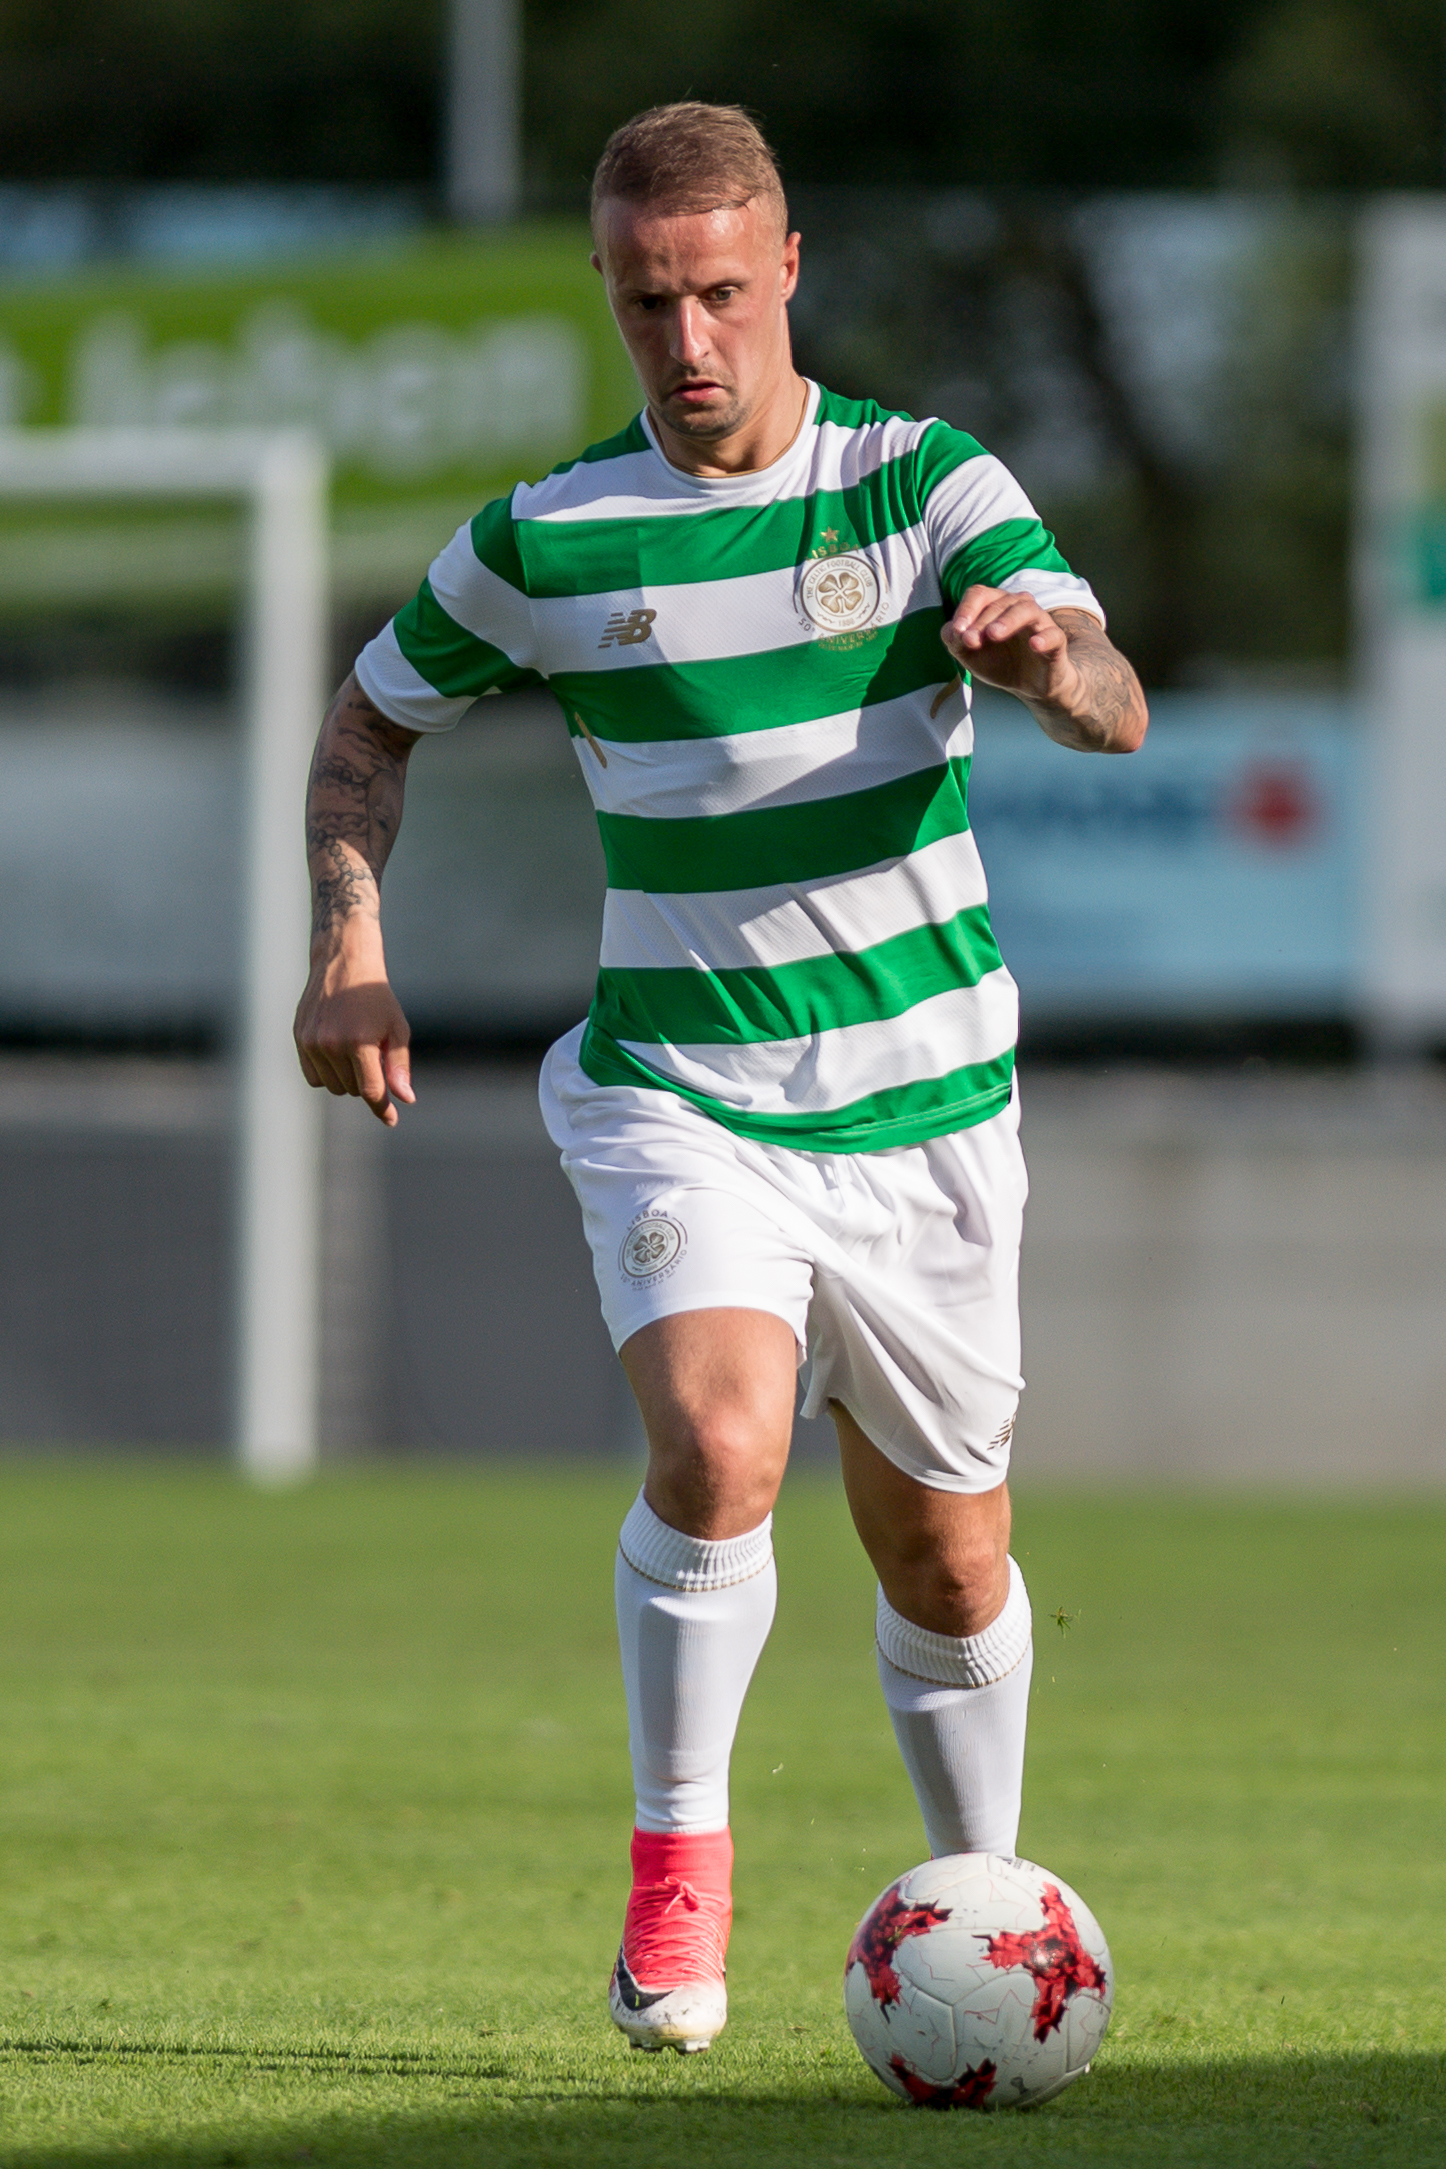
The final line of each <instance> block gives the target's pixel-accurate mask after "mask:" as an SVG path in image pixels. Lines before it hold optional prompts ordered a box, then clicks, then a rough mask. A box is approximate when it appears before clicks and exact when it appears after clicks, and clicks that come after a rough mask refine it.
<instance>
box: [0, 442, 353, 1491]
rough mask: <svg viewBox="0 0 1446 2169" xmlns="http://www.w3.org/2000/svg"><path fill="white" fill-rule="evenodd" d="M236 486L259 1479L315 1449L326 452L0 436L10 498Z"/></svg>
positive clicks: (244, 1268)
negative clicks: (314, 1021) (309, 858)
mask: <svg viewBox="0 0 1446 2169" xmlns="http://www.w3.org/2000/svg"><path fill="white" fill-rule="evenodd" d="M221 497H230V498H234V499H237V500H239V501H240V502H242V503H243V504H244V505H246V506H247V508H248V509H249V512H250V521H251V525H250V546H249V577H248V580H247V590H248V608H247V625H246V671H245V695H244V698H245V718H246V723H245V728H246V763H245V770H246V791H245V796H246V803H245V828H246V836H245V847H244V853H243V858H242V864H243V866H244V868H245V896H244V951H243V955H244V964H243V972H242V996H241V1019H240V1032H239V1052H240V1093H239V1110H238V1111H239V1118H240V1121H239V1129H240V1137H239V1151H238V1161H239V1182H238V1184H237V1205H238V1241H237V1253H236V1295H237V1312H238V1330H237V1334H236V1390H235V1418H234V1422H235V1445H236V1450H237V1453H238V1456H239V1458H240V1461H241V1464H242V1466H243V1467H244V1468H245V1469H246V1470H247V1471H248V1473H249V1474H251V1475H252V1476H254V1477H257V1478H259V1479H261V1480H263V1481H269V1482H281V1481H285V1480H286V1479H288V1478H293V1477H297V1476H301V1475H304V1474H305V1473H306V1472H307V1471H308V1470H310V1469H311V1468H312V1467H314V1465H315V1462H316V1454H317V1399H318V1383H319V1381H318V1361H317V1355H318V1345H319V1337H320V1335H319V1300H320V1289H319V1284H318V1255H319V1222H320V1213H321V1125H320V1115H321V1108H320V1104H319V1100H318V1095H317V1094H316V1093H314V1092H313V1091H311V1090H309V1089H308V1087H307V1085H306V1084H305V1082H304V1080H303V1078H302V1076H301V1072H300V1069H299V1067H298V1065H297V1060H296V1054H295V1050H294V1048H293V1046H292V1042H291V1015H292V1010H293V1008H294V1007H295V1003H296V998H297V995H298V993H299V991H300V986H301V978H302V973H303V970H304V967H305V956H306V928H307V909H308V904H307V881H306V866H305V858H304V854H303V847H302V827H301V810H302V797H303V792H304V789H305V781H306V773H307V767H308V763H309V761H310V756H311V747H312V743H313V740H314V738H315V735H316V730H317V725H318V722H319V720H320V716H321V709H322V703H323V701H324V699H325V697H326V687H325V670H326V652H327V637H328V597H327V541H328V529H327V461H326V456H325V454H324V452H323V451H322V449H321V447H320V445H319V444H318V443H317V441H316V439H315V438H313V437H312V436H311V435H310V434H309V433H307V432H305V431H301V430H275V431H270V430H249V429H235V430H230V429H228V430H202V429H113V430H112V429H26V430H18V429H7V430H0V499H3V498H8V499H11V500H16V499H19V500H25V499H30V500H33V501H35V502H36V503H37V504H40V503H44V502H45V501H47V500H49V501H52V502H53V501H55V500H57V499H58V500H71V501H74V500H83V499H86V498H99V499H104V498H153V499H155V500H157V501H160V502H164V501H165V500H167V499H172V500H174V499H182V500H187V499H189V500H195V499H198V498H221Z"/></svg>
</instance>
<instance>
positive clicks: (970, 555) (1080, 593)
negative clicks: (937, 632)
mask: <svg viewBox="0 0 1446 2169" xmlns="http://www.w3.org/2000/svg"><path fill="white" fill-rule="evenodd" d="M915 461H916V465H915V486H916V489H917V491H918V496H919V502H920V506H921V510H922V513H923V519H924V529H925V532H926V534H927V536H928V538H929V544H930V548H931V551H932V554H933V558H934V564H935V567H936V569H937V572H938V575H939V585H940V587H941V588H942V590H943V592H944V595H945V598H946V600H947V601H948V602H949V603H950V605H951V606H954V605H957V604H958V602H959V600H960V598H961V597H962V595H963V593H964V590H965V589H966V588H970V587H998V588H1006V589H1008V590H1009V591H1010V592H1012V593H1014V594H1027V595H1032V596H1033V597H1034V599H1035V601H1036V602H1037V603H1038V604H1039V605H1040V606H1041V608H1042V609H1045V610H1088V611H1089V612H1090V614H1091V615H1092V616H1093V617H1097V618H1098V619H1099V621H1100V623H1101V625H1103V624H1104V622H1105V614H1104V611H1103V610H1102V609H1101V607H1100V605H1099V602H1098V601H1097V599H1096V597H1095V595H1094V592H1093V590H1092V589H1091V587H1090V585H1089V582H1088V581H1087V580H1082V579H1081V578H1080V577H1079V575H1078V574H1077V573H1075V572H1072V571H1071V570H1070V568H1069V566H1068V565H1067V564H1066V563H1065V560H1064V558H1063V557H1061V555H1060V553H1059V550H1058V549H1057V548H1056V546H1055V540H1054V537H1053V535H1052V534H1050V532H1049V530H1048V528H1047V527H1045V526H1044V524H1043V522H1042V521H1041V519H1040V517H1039V514H1038V513H1037V512H1036V511H1035V509H1034V507H1033V505H1032V504H1031V503H1030V501H1029V499H1028V498H1027V497H1026V496H1025V494H1024V491H1023V490H1022V489H1021V488H1020V486H1019V484H1018V483H1017V482H1016V481H1015V479H1014V477H1013V475H1012V474H1011V473H1010V472H1009V469H1008V468H1007V467H1006V466H1005V465H1004V463H1003V461H1002V460H997V459H995V458H994V456H993V454H992V453H989V452H986V451H985V449H984V447H983V445H981V444H977V443H976V442H975V440H974V439H973V438H972V437H968V436H966V435H965V434H964V432H963V430H960V429H951V428H950V427H949V425H948V423H947V422H935V423H934V424H933V425H932V426H931V427H930V428H929V429H928V431H927V432H926V433H925V435H924V436H923V438H922V439H921V440H920V443H919V448H918V451H917V453H916V455H915Z"/></svg>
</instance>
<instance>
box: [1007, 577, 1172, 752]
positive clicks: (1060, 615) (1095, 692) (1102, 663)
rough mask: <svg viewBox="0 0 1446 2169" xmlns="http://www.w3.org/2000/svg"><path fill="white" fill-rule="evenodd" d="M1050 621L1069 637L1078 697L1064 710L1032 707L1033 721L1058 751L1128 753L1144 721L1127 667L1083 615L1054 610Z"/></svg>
mask: <svg viewBox="0 0 1446 2169" xmlns="http://www.w3.org/2000/svg"><path fill="white" fill-rule="evenodd" d="M1050 615H1051V617H1052V618H1053V619H1054V621H1055V623H1056V625H1058V626H1059V627H1060V628H1061V629H1062V630H1063V631H1064V632H1065V633H1066V634H1067V635H1068V637H1069V659H1070V661H1071V662H1072V663H1073V664H1074V667H1075V669H1076V671H1077V672H1078V674H1079V679H1080V692H1079V697H1078V699H1077V700H1075V701H1073V702H1071V704H1070V707H1069V708H1068V710H1065V709H1062V708H1056V707H1054V706H1052V705H1047V704H1045V703H1043V702H1041V703H1039V704H1038V705H1036V704H1034V703H1031V706H1032V707H1034V712H1035V715H1036V717H1037V719H1038V721H1039V722H1040V723H1041V724H1042V725H1043V727H1044V729H1045V730H1046V731H1047V732H1048V734H1049V736H1050V737H1051V738H1053V739H1055V740H1056V741H1057V742H1058V743H1059V744H1060V745H1066V746H1073V747H1076V748H1077V749H1078V750H1079V751H1081V752H1085V753H1131V752H1133V751H1134V749H1135V747H1136V746H1138V744H1139V743H1140V740H1141V739H1142V738H1143V736H1144V733H1145V723H1146V720H1147V718H1146V709H1145V696H1144V694H1143V692H1142V691H1141V689H1140V681H1139V679H1138V678H1137V677H1136V676H1135V673H1134V670H1133V668H1132V666H1131V665H1130V664H1129V663H1128V662H1127V661H1126V660H1125V658H1124V656H1123V655H1121V653H1120V651H1119V649H1118V648H1117V647H1116V646H1115V645H1114V643H1113V641H1111V640H1110V639H1108V638H1107V636H1106V634H1105V632H1104V629H1103V627H1102V626H1101V625H1100V624H1099V622H1098V620H1097V619H1095V618H1092V617H1091V616H1090V615H1089V614H1088V612H1086V611H1084V610H1053V611H1051V612H1050Z"/></svg>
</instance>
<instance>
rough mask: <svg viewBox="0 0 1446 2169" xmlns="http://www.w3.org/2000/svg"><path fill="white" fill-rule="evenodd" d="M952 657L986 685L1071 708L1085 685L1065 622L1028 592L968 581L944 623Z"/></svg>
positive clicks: (1048, 704)
mask: <svg viewBox="0 0 1446 2169" xmlns="http://www.w3.org/2000/svg"><path fill="white" fill-rule="evenodd" d="M943 639H944V645H945V647H946V648H947V649H948V650H949V653H950V654H951V655H952V656H953V658H954V660H955V662H956V663H960V664H962V665H963V667H964V668H965V669H966V670H968V671H969V672H971V674H972V675H973V676H974V677H976V678H978V679H979V680H980V681H981V683H982V684H984V685H993V686H997V687H998V688H999V690H1000V692H1002V693H1013V694H1015V695H1016V696H1017V697H1018V698H1019V699H1020V700H1027V701H1030V702H1035V701H1039V702H1042V703H1043V704H1044V705H1045V706H1047V707H1050V708H1060V709H1063V710H1064V711H1065V712H1066V713H1070V712H1071V711H1072V710H1073V709H1074V708H1075V707H1076V706H1078V704H1079V702H1080V698H1081V695H1082V693H1083V691H1084V687H1083V683H1082V681H1081V677H1080V673H1079V670H1078V669H1077V667H1076V665H1075V663H1074V662H1073V661H1072V659H1071V657H1070V652H1069V635H1068V633H1067V632H1066V631H1065V629H1064V627H1063V626H1062V625H1060V624H1058V623H1057V622H1056V620H1055V619H1054V618H1052V617H1051V616H1050V613H1049V612H1048V611H1047V610H1045V609H1042V608H1041V607H1040V605H1039V604H1038V603H1037V602H1036V601H1035V599H1034V597H1033V596H1032V595H1015V594H1012V593H1009V592H1007V591H1006V590H1005V589H1003V588H998V587H971V588H968V589H966V591H965V593H964V597H963V600H962V601H961V602H960V604H959V607H958V609H957V610H956V611H955V612H954V615H953V617H952V618H951V619H950V620H949V623H948V624H947V625H946V626H945V627H944V633H943Z"/></svg>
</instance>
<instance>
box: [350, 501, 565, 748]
mask: <svg viewBox="0 0 1446 2169" xmlns="http://www.w3.org/2000/svg"><path fill="white" fill-rule="evenodd" d="M535 655H536V646H535V640H534V635H533V627H532V605H531V603H530V602H529V600H528V597H527V592H526V585H525V579H524V574H523V570H522V563H521V560H520V558H519V557H518V554H517V544H516V539H515V537H514V534H513V527H512V505H511V500H510V499H509V498H499V499H497V501H496V502H495V503H493V504H490V505H488V506H486V507H485V508H484V509H483V510H482V511H481V512H479V513H478V515H477V517H476V519H475V520H470V521H468V523H467V524H466V526H464V527H459V528H458V530H457V532H456V534H455V535H454V536H453V537H452V540H451V541H450V542H449V543H448V545H447V547H446V549H445V550H443V551H442V553H441V555H440V556H439V557H438V558H437V559H436V560H435V561H434V562H433V565H432V568H431V570H430V571H429V573H428V574H427V577H426V579H425V580H424V581H423V582H422V584H421V586H420V587H419V588H418V590H417V592H416V594H415V595H414V596H413V597H412V600H411V601H410V602H409V603H408V604H407V605H406V606H405V608H404V609H401V610H399V611H398V612H397V614H396V616H395V617H394V618H393V619H392V621H391V623H390V624H389V625H386V626H383V628H382V630H381V631H380V632H379V633H378V634H377V636H376V639H375V640H372V641H369V642H368V643H367V645H366V647H364V648H363V649H362V652H361V654H360V655H359V656H358V657H357V661H356V675H357V681H358V683H359V684H360V686H361V688H362V691H363V692H364V693H365V694H366V696H367V698H368V700H370V701H372V702H373V703H374V704H375V705H376V706H377V707H378V708H380V710H381V712H382V714H383V715H385V716H389V717H390V718H391V720H392V722H394V723H401V724H404V725H405V726H406V728H407V729H408V730H414V731H446V730H451V729H452V727H453V725H454V724H456V723H458V722H460V720H461V718H462V717H463V716H464V715H465V714H466V713H467V710H468V709H469V708H470V707H471V706H472V703H473V702H474V701H475V700H478V699H480V698H481V696H482V694H484V693H502V692H509V691H511V690H512V689H513V688H515V687H518V686H526V685H540V684H541V683H542V679H541V675H540V673H539V672H538V670H537V669H536V667H535Z"/></svg>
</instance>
